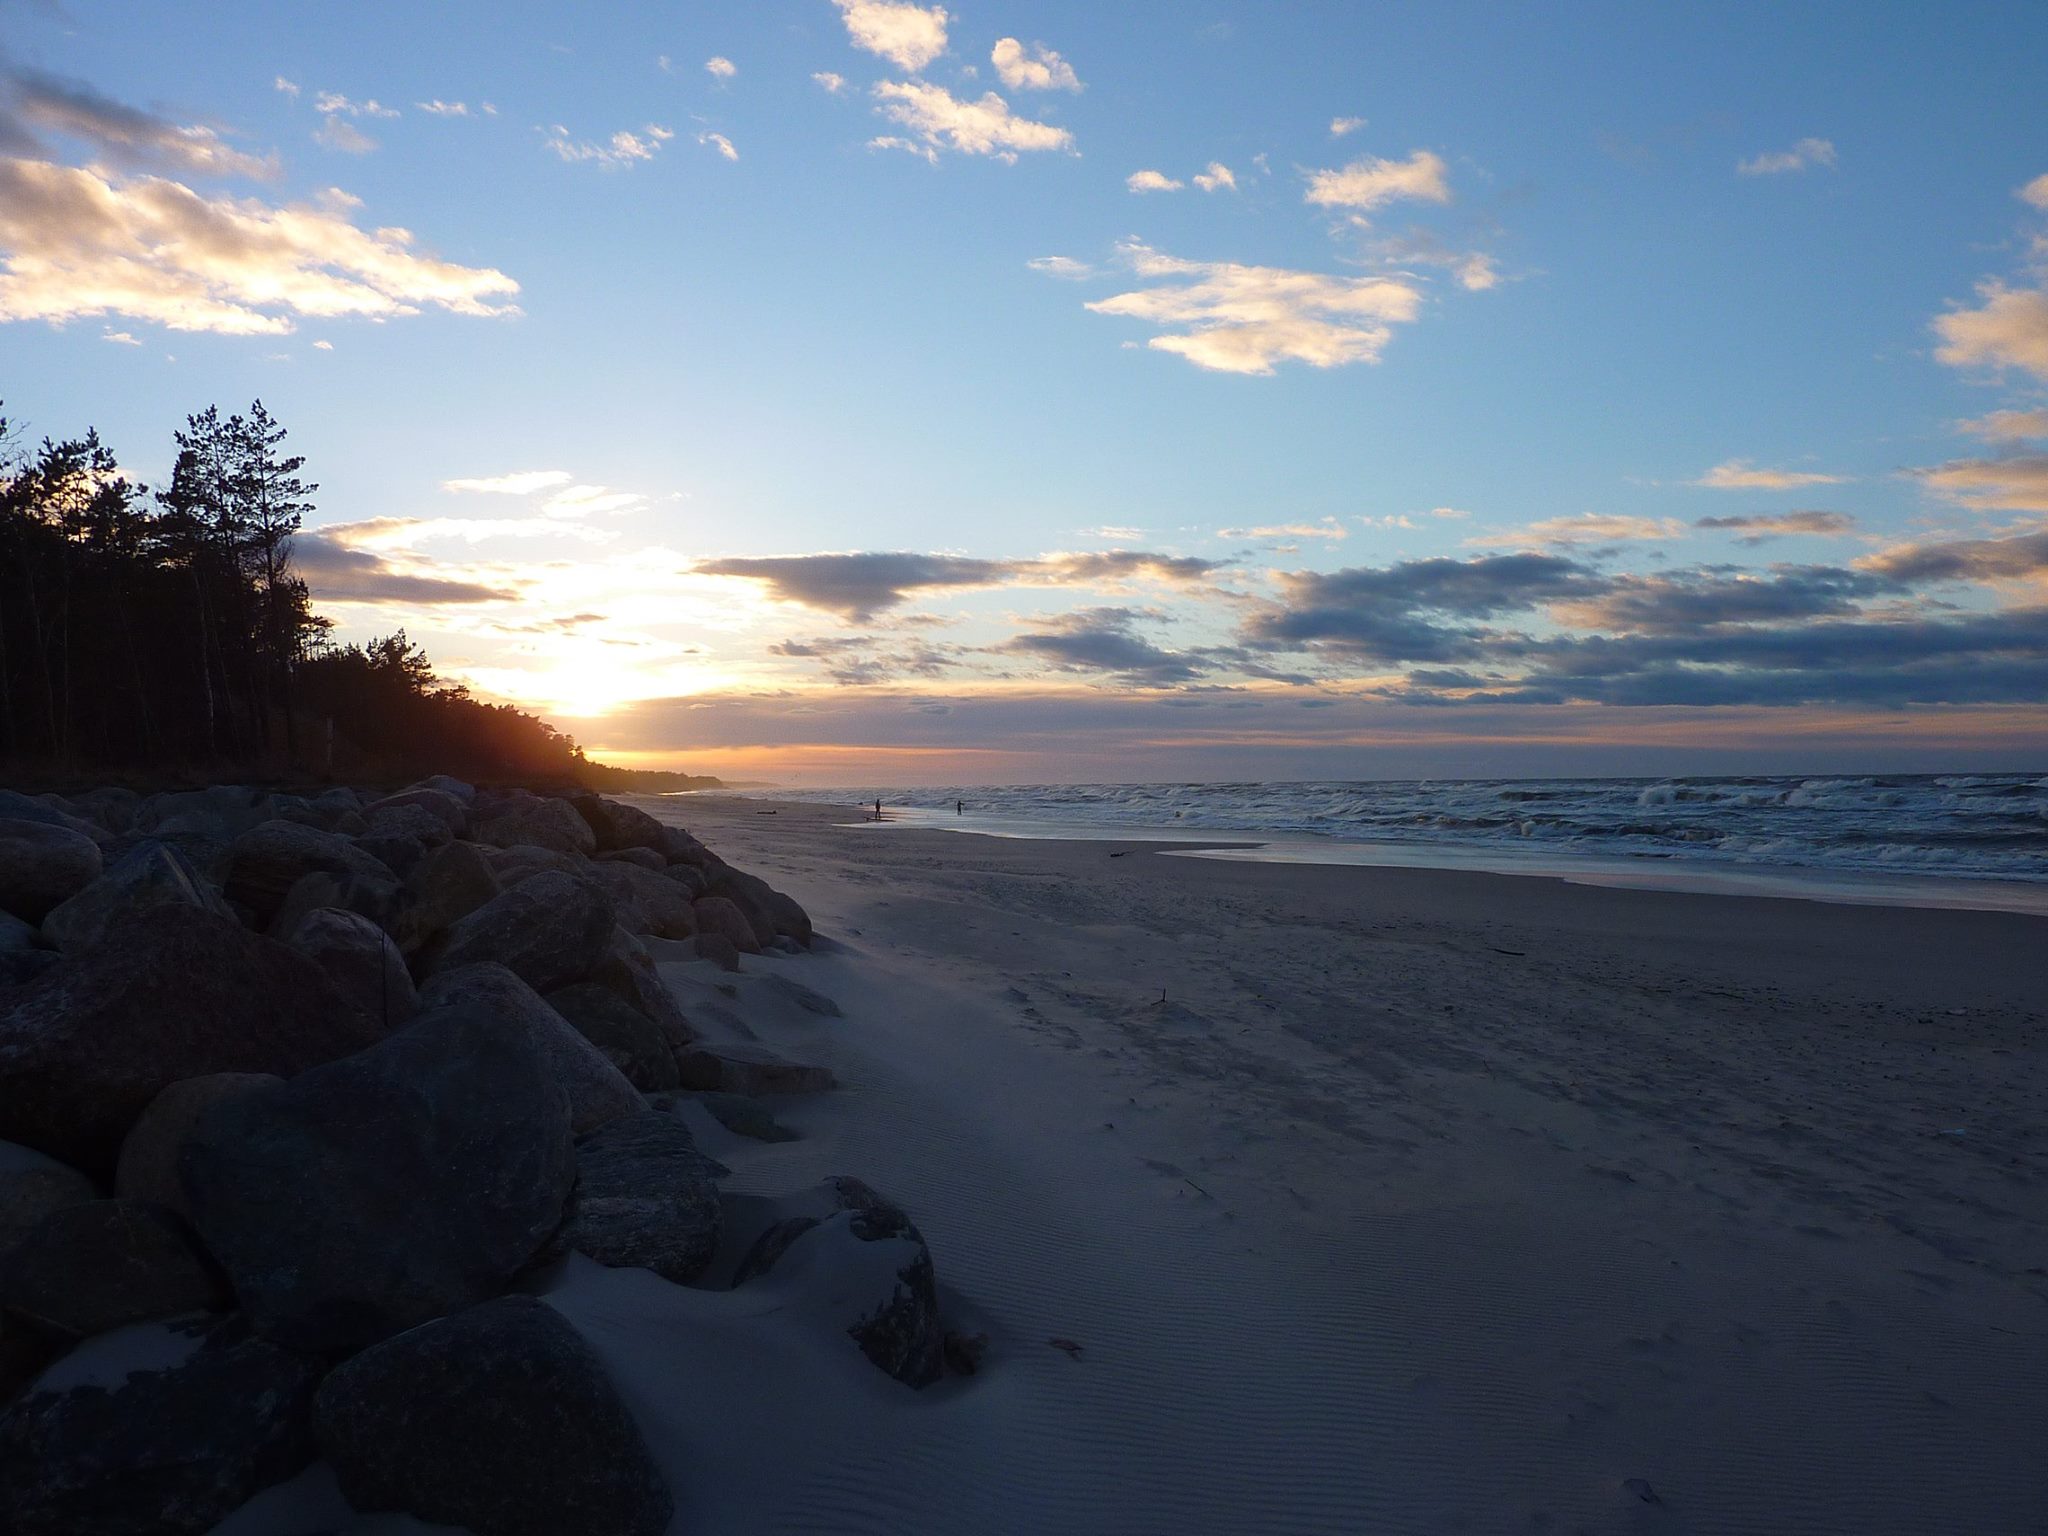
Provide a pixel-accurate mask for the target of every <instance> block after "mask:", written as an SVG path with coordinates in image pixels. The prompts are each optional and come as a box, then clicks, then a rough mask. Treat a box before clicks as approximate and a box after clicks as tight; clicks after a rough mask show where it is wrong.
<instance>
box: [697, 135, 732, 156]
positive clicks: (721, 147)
mask: <svg viewBox="0 0 2048 1536" xmlns="http://www.w3.org/2000/svg"><path fill="white" fill-rule="evenodd" d="M697 142H698V143H699V144H708V145H709V146H710V147H711V148H713V149H715V150H717V151H718V152H719V153H720V154H721V155H723V156H725V158H726V159H728V160H737V159H739V157H740V152H739V151H738V150H736V149H734V148H733V147H732V140H731V139H728V138H727V137H726V136H725V135H724V134H722V133H700V134H698V135H697Z"/></svg>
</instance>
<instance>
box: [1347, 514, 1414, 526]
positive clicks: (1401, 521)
mask: <svg viewBox="0 0 2048 1536" xmlns="http://www.w3.org/2000/svg"><path fill="white" fill-rule="evenodd" d="M1355 521H1356V522H1357V523H1358V525H1359V527H1361V528H1413V527H1414V526H1415V519H1414V518H1412V517H1410V516H1408V515H1407V514H1406V513H1405V512H1389V513H1387V514H1386V516H1384V517H1361V518H1357V519H1355Z"/></svg>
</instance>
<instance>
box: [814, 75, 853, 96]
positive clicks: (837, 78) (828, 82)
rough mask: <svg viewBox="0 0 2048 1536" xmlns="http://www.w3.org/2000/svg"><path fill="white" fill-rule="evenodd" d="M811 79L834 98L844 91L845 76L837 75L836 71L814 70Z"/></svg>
mask: <svg viewBox="0 0 2048 1536" xmlns="http://www.w3.org/2000/svg"><path fill="white" fill-rule="evenodd" d="M811 78H812V79H813V80H815V81H817V83H818V84H819V85H821V86H823V87H824V88H825V89H826V90H827V91H829V92H831V93H832V94H833V95H834V96H837V95H838V94H839V93H840V92H841V91H843V90H845V89H846V76H844V75H842V74H840V73H838V71H836V70H830V69H820V70H816V71H814V72H813V73H812V75H811Z"/></svg>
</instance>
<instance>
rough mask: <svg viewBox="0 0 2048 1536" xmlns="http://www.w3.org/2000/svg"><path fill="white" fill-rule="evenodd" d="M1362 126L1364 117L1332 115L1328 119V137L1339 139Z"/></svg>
mask: <svg viewBox="0 0 2048 1536" xmlns="http://www.w3.org/2000/svg"><path fill="white" fill-rule="evenodd" d="M1364 126H1365V119H1364V118H1362V117H1333V118H1331V119H1330V137H1331V138H1333V139H1341V138H1344V137H1346V136H1347V135H1349V134H1354V133H1356V132H1358V130H1359V129H1361V128H1363V127H1364Z"/></svg>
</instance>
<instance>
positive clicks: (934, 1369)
mask: <svg viewBox="0 0 2048 1536" xmlns="http://www.w3.org/2000/svg"><path fill="white" fill-rule="evenodd" d="M777 1203H778V1204H780V1205H782V1206H784V1207H785V1208H790V1207H794V1208H796V1209H795V1214H792V1215H790V1216H788V1217H786V1218H785V1219H783V1220H781V1221H779V1222H777V1223H775V1224H774V1225H772V1226H770V1227H769V1228H768V1229H767V1230H766V1231H764V1232H763V1233H762V1234H761V1236H760V1237H759V1238H758V1239H757V1240H756V1241H755V1243H754V1245H753V1247H752V1248H751V1249H750V1250H748V1253H747V1255H746V1257H745V1258H744V1259H742V1260H741V1261H740V1265H739V1268H738V1269H736V1270H735V1271H734V1272H733V1284H734V1285H735V1286H740V1285H745V1284H747V1283H748V1282H749V1281H754V1280H756V1279H757V1277H760V1276H764V1275H769V1274H771V1272H772V1274H773V1277H774V1279H775V1280H776V1281H778V1282H780V1283H781V1284H783V1285H785V1286H787V1287H788V1288H790V1289H791V1290H792V1291H793V1292H795V1293H796V1295H797V1296H798V1297H799V1298H801V1299H800V1300H799V1301H797V1302H796V1303H794V1309H795V1310H798V1311H799V1312H800V1313H801V1314H803V1315H808V1316H813V1317H823V1318H825V1319H827V1320H828V1325H829V1326H833V1327H838V1328H840V1329H841V1330H842V1331H843V1332H844V1333H845V1334H846V1335H847V1337H849V1338H850V1339H852V1340H853V1342H854V1343H855V1344H857V1345H858V1346H859V1347H860V1352H861V1353H862V1354H864V1355H866V1356H867V1357H868V1359H869V1360H870V1361H872V1362H873V1363H874V1364H875V1365H876V1366H877V1367H878V1368H880V1369H881V1370H883V1371H885V1372H887V1373H888V1374H889V1375H891V1376H893V1377H895V1378H896V1379H897V1380H898V1381H900V1382H902V1383H903V1384H904V1385H905V1386H909V1387H925V1386H929V1385H930V1384H931V1383H932V1382H934V1381H937V1380H938V1379H939V1375H940V1373H941V1371H942V1370H943V1368H944V1367H943V1361H944V1346H945V1333H944V1330H943V1328H942V1327H941V1326H940V1321H939V1298H938V1284H937V1279H936V1276H935V1274H934V1272H933V1269H932V1256H931V1250H930V1249H929V1248H927V1247H926V1246H925V1240H924V1234H922V1233H921V1232H919V1231H918V1230H917V1224H916V1223H915V1222H913V1221H912V1220H911V1219H910V1217H909V1216H908V1215H906V1214H905V1213H904V1211H903V1210H902V1208H901V1207H899V1206H897V1205H895V1204H894V1203H892V1202H891V1201H889V1200H888V1199H886V1198H884V1197H883V1196H881V1195H879V1194H877V1193H876V1192H875V1191H874V1190H873V1189H870V1188H869V1187H868V1186H867V1185H865V1184H863V1183H861V1181H860V1180H858V1179H849V1178H835V1179H827V1180H826V1181H825V1182H824V1183H823V1184H820V1185H818V1186H817V1187H816V1188H815V1189H813V1190H811V1191H809V1192H807V1193H806V1194H804V1195H802V1196H799V1197H796V1198H795V1199H792V1200H787V1201H781V1202H777Z"/></svg>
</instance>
